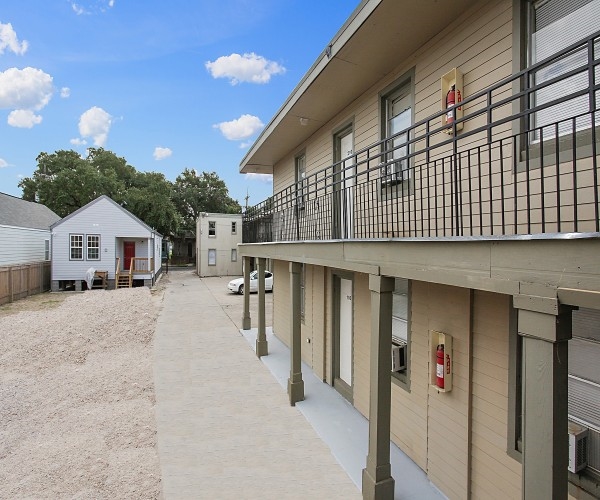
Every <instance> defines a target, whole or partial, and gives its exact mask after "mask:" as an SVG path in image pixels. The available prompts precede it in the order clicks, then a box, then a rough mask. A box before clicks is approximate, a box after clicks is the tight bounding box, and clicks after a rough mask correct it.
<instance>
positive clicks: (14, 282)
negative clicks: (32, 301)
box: [0, 262, 50, 304]
mask: <svg viewBox="0 0 600 500" xmlns="http://www.w3.org/2000/svg"><path fill="white" fill-rule="evenodd" d="M48 290H50V262H31V263H28V264H18V265H14V266H7V267H0V304H6V303H7V302H13V301H15V300H19V299H22V298H25V297H27V296H29V295H35V294H36V293H42V292H46V291H48Z"/></svg>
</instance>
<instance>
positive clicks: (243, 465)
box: [154, 271, 361, 500]
mask: <svg viewBox="0 0 600 500" xmlns="http://www.w3.org/2000/svg"><path fill="white" fill-rule="evenodd" d="M169 282H170V283H169V285H168V286H167V288H166V290H165V295H164V304H163V308H162V311H161V313H160V316H159V319H158V323H157V328H156V335H155V340H154V355H155V359H154V379H155V387H156V421H157V430H158V452H159V457H160V462H161V473H162V484H163V495H164V498H165V499H167V500H174V499H188V498H189V499H211V500H212V499H230V498H231V499H238V498H244V499H253V498H260V499H286V498H289V499H294V498H298V499H334V498H335V499H337V498H343V499H352V498H360V497H361V495H360V492H359V491H358V489H357V488H356V486H355V485H354V484H353V482H352V480H351V479H350V478H349V477H348V475H347V474H346V473H345V472H344V471H343V470H342V468H341V467H340V465H339V464H338V463H337V462H336V460H335V459H334V457H333V455H332V454H331V452H330V450H329V448H328V447H327V446H326V445H325V444H324V443H323V441H322V440H321V439H320V438H319V437H318V436H317V434H316V432H315V430H314V429H313V428H312V427H311V426H310V424H309V423H308V422H307V421H306V419H305V418H304V417H303V416H302V414H301V413H300V411H299V410H298V409H297V408H294V407H291V406H289V403H288V399H287V395H286V393H285V391H284V390H283V389H282V387H281V386H280V385H279V384H278V383H277V381H276V380H275V379H274V378H273V377H272V375H271V374H270V372H269V370H268V368H267V367H266V366H265V365H264V364H263V363H261V362H260V360H259V359H258V358H256V356H255V355H254V353H253V351H252V350H251V349H249V348H248V344H247V342H246V340H245V339H244V337H242V336H241V335H240V332H239V329H238V327H236V325H235V324H234V323H233V322H232V320H231V318H230V317H229V316H228V315H227V313H226V312H225V310H224V308H223V307H222V306H221V305H220V304H219V302H218V301H217V299H216V297H215V295H214V294H213V293H212V292H211V290H210V289H209V288H208V286H207V285H206V284H205V283H204V281H202V280H200V279H199V278H198V277H197V276H195V275H194V274H193V273H192V272H190V271H183V272H182V271H176V272H171V273H169Z"/></svg>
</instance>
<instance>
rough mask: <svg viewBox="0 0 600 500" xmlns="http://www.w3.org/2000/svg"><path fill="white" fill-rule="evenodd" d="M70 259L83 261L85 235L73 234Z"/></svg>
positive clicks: (70, 237) (71, 236)
mask: <svg viewBox="0 0 600 500" xmlns="http://www.w3.org/2000/svg"><path fill="white" fill-rule="evenodd" d="M69 239H70V251H69V258H70V259H71V260H83V234H71V235H70V236H69Z"/></svg>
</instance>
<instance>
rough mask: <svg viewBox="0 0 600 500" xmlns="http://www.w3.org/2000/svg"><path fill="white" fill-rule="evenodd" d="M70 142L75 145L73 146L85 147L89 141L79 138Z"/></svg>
mask: <svg viewBox="0 0 600 500" xmlns="http://www.w3.org/2000/svg"><path fill="white" fill-rule="evenodd" d="M69 142H70V143H71V144H73V146H85V145H86V144H87V141H86V140H85V139H80V138H79V137H76V138H75V139H71V140H70V141H69Z"/></svg>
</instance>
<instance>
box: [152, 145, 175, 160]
mask: <svg viewBox="0 0 600 500" xmlns="http://www.w3.org/2000/svg"><path fill="white" fill-rule="evenodd" d="M172 154H173V151H171V149H170V148H161V147H156V148H154V159H155V160H157V161H159V160H164V159H165V158H168V157H169V156H171V155H172Z"/></svg>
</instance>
